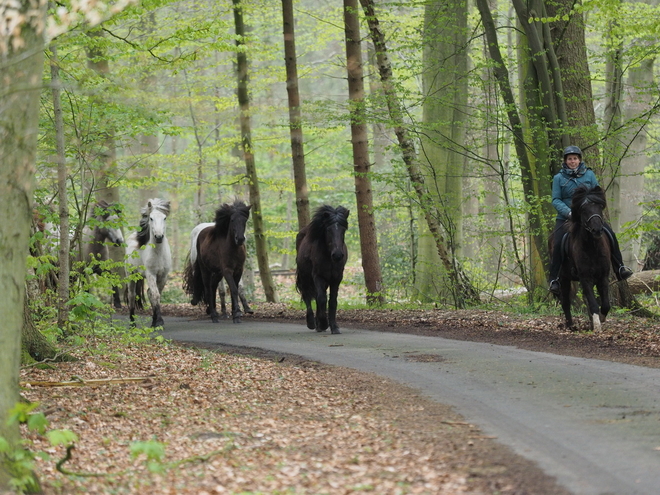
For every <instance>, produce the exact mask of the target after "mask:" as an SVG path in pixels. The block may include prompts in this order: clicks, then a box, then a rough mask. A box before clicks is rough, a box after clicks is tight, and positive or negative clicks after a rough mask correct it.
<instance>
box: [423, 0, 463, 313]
mask: <svg viewBox="0 0 660 495" xmlns="http://www.w3.org/2000/svg"><path fill="white" fill-rule="evenodd" d="M423 37H424V41H423V44H424V47H423V64H424V71H423V75H422V85H423V88H422V89H423V94H424V102H423V108H422V110H423V114H422V120H423V126H424V130H423V132H422V137H421V152H420V155H419V157H420V164H421V166H422V168H423V171H424V173H425V175H426V177H425V181H426V184H427V188H428V192H429V194H430V196H429V197H428V198H427V201H433V202H436V203H437V204H438V211H439V212H440V213H441V216H440V217H439V218H438V221H439V222H440V224H441V225H442V227H443V229H444V231H445V238H446V240H447V242H448V246H447V247H448V248H449V250H450V251H451V255H452V257H456V258H460V257H461V256H462V254H463V253H462V249H463V212H462V208H463V204H462V203H463V191H462V181H463V171H464V161H465V153H464V151H463V146H464V143H465V132H466V120H467V114H468V112H467V109H466V104H467V51H466V47H467V2H466V1H464V0H451V1H449V2H446V1H444V0H435V1H432V2H428V3H427V4H426V5H425V8H424V33H423ZM420 226H421V227H422V231H421V232H420V237H419V239H420V245H419V262H418V267H417V273H416V274H415V280H416V287H415V290H416V292H417V293H418V297H419V298H420V299H421V300H425V301H431V300H433V301H437V300H438V298H440V299H444V298H447V296H448V295H450V294H451V293H452V291H453V289H452V287H451V282H450V281H449V278H448V274H447V273H446V272H445V271H444V270H443V269H442V266H443V265H442V264H441V263H439V261H440V260H439V259H438V257H437V253H436V250H435V242H434V239H433V237H432V236H430V235H429V232H428V231H426V226H425V225H424V224H421V225H420Z"/></svg>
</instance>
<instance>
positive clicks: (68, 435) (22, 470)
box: [0, 402, 78, 493]
mask: <svg viewBox="0 0 660 495" xmlns="http://www.w3.org/2000/svg"><path fill="white" fill-rule="evenodd" d="M38 406H39V404H37V403H32V404H26V403H23V402H19V403H17V404H16V405H15V406H14V407H13V408H12V409H11V411H10V412H9V417H8V420H7V422H8V424H13V423H19V424H25V425H27V428H28V429H29V430H30V431H34V432H36V433H38V434H40V435H46V437H47V438H48V439H49V440H50V441H51V445H53V446H56V445H72V444H73V442H76V441H77V440H78V437H77V436H76V435H75V433H73V432H71V431H69V430H48V420H47V419H46V417H45V416H44V414H43V413H35V412H34V410H35V409H36V408H37V407H38ZM0 457H1V458H2V463H3V465H4V466H6V467H7V469H8V472H9V475H10V477H11V479H10V484H11V486H12V488H13V489H14V490H15V491H16V492H17V493H35V492H38V491H40V490H39V481H38V480H37V479H36V477H35V476H34V461H35V458H37V457H39V458H41V459H44V460H48V459H49V455H48V453H47V452H32V451H31V450H29V448H27V444H26V442H25V441H21V442H19V443H15V444H14V443H11V442H9V441H8V440H7V439H6V438H3V437H0Z"/></svg>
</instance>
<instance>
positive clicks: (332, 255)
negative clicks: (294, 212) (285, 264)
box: [296, 205, 350, 333]
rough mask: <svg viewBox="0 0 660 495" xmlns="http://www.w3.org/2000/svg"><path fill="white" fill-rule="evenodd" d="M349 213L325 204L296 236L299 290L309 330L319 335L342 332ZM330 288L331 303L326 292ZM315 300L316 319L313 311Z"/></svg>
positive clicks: (342, 208)
mask: <svg viewBox="0 0 660 495" xmlns="http://www.w3.org/2000/svg"><path fill="white" fill-rule="evenodd" d="M349 213H350V212H349V210H347V209H346V208H344V207H343V206H338V207H337V208H333V207H332V206H328V205H323V206H321V207H320V208H318V209H317V210H316V212H315V213H314V216H313V218H312V221H311V222H310V223H309V225H307V226H306V227H303V228H302V229H301V230H300V232H298V235H297V236H296V251H297V256H296V288H297V289H298V292H300V295H301V296H302V299H303V301H304V302H305V306H306V308H307V328H309V329H312V330H314V329H316V331H317V332H323V331H325V330H327V328H328V325H329V326H330V331H331V332H332V333H341V332H340V331H339V327H338V326H337V318H336V317H337V293H338V292H339V284H340V283H341V281H342V279H343V278H344V266H345V265H346V260H347V259H348V249H347V248H346V243H345V242H344V234H345V233H346V230H347V229H348V214H349ZM328 287H329V288H330V302H329V304H328V308H327V314H326V304H327V303H328V299H327V294H326V291H327V290H328ZM312 299H315V300H316V318H315V317H314V312H313V311H312Z"/></svg>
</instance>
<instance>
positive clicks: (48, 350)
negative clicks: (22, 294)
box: [21, 297, 74, 362]
mask: <svg viewBox="0 0 660 495" xmlns="http://www.w3.org/2000/svg"><path fill="white" fill-rule="evenodd" d="M21 349H22V350H23V352H26V353H27V354H29V355H30V357H31V358H32V359H34V360H35V361H45V360H50V361H56V362H63V361H74V358H73V357H72V356H70V355H69V354H66V353H60V352H58V350H57V349H56V348H55V346H53V345H52V344H51V343H50V342H48V340H46V337H44V336H43V335H42V334H41V332H39V330H37V327H35V326H34V321H33V320H32V313H31V311H30V304H29V301H28V298H27V297H26V298H25V300H24V302H23V328H22V329H21Z"/></svg>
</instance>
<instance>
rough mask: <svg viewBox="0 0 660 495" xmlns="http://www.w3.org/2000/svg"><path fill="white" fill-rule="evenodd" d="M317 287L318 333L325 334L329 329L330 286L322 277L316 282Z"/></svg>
mask: <svg viewBox="0 0 660 495" xmlns="http://www.w3.org/2000/svg"><path fill="white" fill-rule="evenodd" d="M314 285H315V287H316V331H317V332H324V331H326V330H327V329H328V314H327V305H328V294H327V290H328V286H327V284H326V283H325V280H323V279H322V278H320V277H317V278H316V279H315V280H314Z"/></svg>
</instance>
